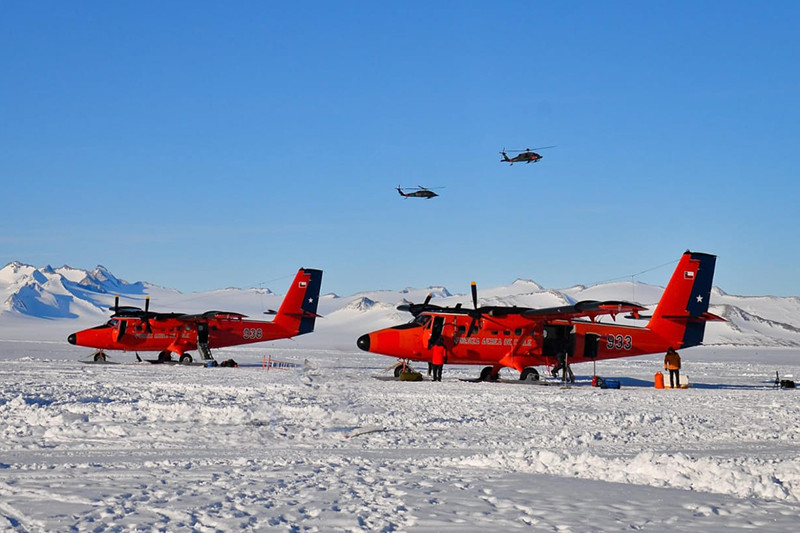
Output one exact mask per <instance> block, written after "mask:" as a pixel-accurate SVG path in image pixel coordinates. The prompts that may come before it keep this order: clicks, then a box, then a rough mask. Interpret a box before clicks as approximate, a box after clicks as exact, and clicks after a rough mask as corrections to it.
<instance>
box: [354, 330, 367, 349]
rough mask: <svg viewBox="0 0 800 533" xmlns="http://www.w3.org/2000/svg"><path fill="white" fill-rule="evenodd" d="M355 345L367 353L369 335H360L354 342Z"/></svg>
mask: <svg viewBox="0 0 800 533" xmlns="http://www.w3.org/2000/svg"><path fill="white" fill-rule="evenodd" d="M356 345H357V346H358V347H359V348H361V349H362V350H364V351H365V352H368V351H369V334H367V335H361V336H360V337H359V338H358V340H357V341H356Z"/></svg>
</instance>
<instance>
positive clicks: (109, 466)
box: [0, 343, 800, 531]
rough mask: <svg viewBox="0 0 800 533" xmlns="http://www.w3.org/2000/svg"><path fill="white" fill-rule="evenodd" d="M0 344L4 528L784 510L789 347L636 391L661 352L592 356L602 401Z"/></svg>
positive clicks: (451, 526) (366, 525)
mask: <svg viewBox="0 0 800 533" xmlns="http://www.w3.org/2000/svg"><path fill="white" fill-rule="evenodd" d="M0 349H1V350H2V355H0V359H2V360H4V364H3V365H2V367H0V419H2V421H3V424H2V426H1V427H0V431H2V433H1V434H0V530H8V531H63V530H74V531H98V530H113V531H134V530H148V531H181V530H186V531H234V530H253V531H255V530H270V531H364V530H367V531H485V530H495V531H501V530H503V531H507V530H526V529H527V530H529V529H531V528H533V529H535V530H551V531H559V530H565V531H588V530H593V531H597V530H600V531H618V530H620V529H636V530H650V531H663V530H665V529H668V530H673V531H681V530H687V531H688V530H693V531H697V530H702V531H727V530H729V529H730V528H732V527H735V528H752V529H763V528H766V527H770V528H771V529H772V530H773V531H792V530H793V528H794V526H795V525H796V520H797V516H798V512H799V511H800V461H798V441H799V440H800V431H798V429H797V428H796V415H797V412H798V409H797V408H798V402H799V401H800V400H799V398H800V397H798V395H797V393H796V391H780V390H774V389H773V388H772V383H771V381H770V380H771V379H772V378H774V372H775V370H776V369H779V370H780V371H781V374H782V375H784V374H792V373H793V374H794V375H800V373H799V372H800V364H798V363H797V362H795V357H794V354H793V353H792V352H791V351H787V350H772V351H764V352H763V353H761V354H760V355H759V359H760V360H759V361H754V360H753V357H752V356H751V355H750V356H749V355H748V354H747V353H745V352H744V351H742V350H735V349H730V350H726V349H721V348H714V349H710V348H702V349H695V350H687V351H686V352H685V353H684V354H683V356H684V364H685V372H686V373H687V374H688V375H689V376H690V381H691V383H692V384H693V387H692V388H690V389H688V390H656V389H654V388H652V375H653V373H654V372H655V371H657V370H659V369H660V366H661V365H660V362H661V361H660V357H656V356H653V357H641V358H634V359H627V360H624V359H623V360H617V361H609V362H604V363H602V364H601V365H598V373H599V374H601V375H603V376H606V377H617V378H618V379H621V381H622V384H623V385H622V388H621V389H620V390H601V389H597V388H592V387H590V386H589V380H590V376H591V366H590V365H585V364H584V365H576V366H575V368H574V370H575V371H576V375H577V376H578V383H577V385H576V386H573V387H570V388H569V389H563V388H561V384H560V383H557V382H556V383H553V384H551V385H550V386H543V385H531V384H521V383H513V382H511V383H494V384H491V383H471V382H466V381H462V379H466V378H474V377H475V376H476V375H477V372H478V371H479V369H478V368H475V367H449V366H448V367H446V368H445V373H444V381H443V382H442V383H433V382H430V381H423V382H419V383H409V382H396V381H392V380H387V379H385V378H386V376H387V373H386V372H384V369H385V367H386V366H388V363H390V362H391V360H389V359H386V358H381V357H378V356H374V355H371V354H364V353H348V352H336V351H327V350H314V349H303V348H296V349H284V350H280V351H278V350H271V352H270V353H271V354H272V355H273V356H274V357H275V358H277V359H282V360H289V361H298V362H300V361H303V360H304V359H307V360H308V364H307V365H306V366H305V368H304V369H298V370H270V371H263V370H261V368H260V360H261V354H260V353H258V352H257V351H256V348H252V349H251V350H250V351H248V350H236V349H231V350H229V351H221V353H219V354H217V357H218V359H225V358H228V357H234V358H235V359H236V360H237V361H238V362H239V363H240V367H239V368H214V369H206V368H202V367H180V366H167V365H148V364H145V365H135V364H130V365H84V364H80V363H77V362H76V361H75V358H74V356H72V355H69V356H64V355H63V352H61V351H59V350H56V349H54V345H50V344H41V345H37V344H35V343H25V344H21V343H19V344H17V343H0ZM262 350H263V348H262ZM120 359H121V360H130V357H127V358H120ZM375 377H379V378H384V379H375ZM504 377H506V378H508V379H509V380H510V379H512V378H513V377H514V376H513V374H512V373H510V372H509V373H507V374H504ZM359 428H372V429H380V431H374V432H371V433H365V434H361V435H358V434H355V433H357V431H358V429H359ZM350 435H353V436H351V437H350V438H347V437H348V436H350Z"/></svg>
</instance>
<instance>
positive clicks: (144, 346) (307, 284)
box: [67, 268, 322, 363]
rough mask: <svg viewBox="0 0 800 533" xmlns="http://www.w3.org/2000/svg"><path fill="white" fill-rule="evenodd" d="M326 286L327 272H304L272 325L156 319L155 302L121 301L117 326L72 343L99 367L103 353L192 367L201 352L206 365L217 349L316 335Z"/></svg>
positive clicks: (237, 317)
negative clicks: (148, 356)
mask: <svg viewBox="0 0 800 533" xmlns="http://www.w3.org/2000/svg"><path fill="white" fill-rule="evenodd" d="M321 284H322V271H321V270H314V269H310V268H301V269H300V270H299V271H298V272H297V275H296V276H295V278H294V281H293V282H292V285H291V286H290V287H289V291H288V292H287V293H286V296H285V297H284V298H283V302H282V303H281V306H280V308H279V309H278V311H277V313H276V314H275V318H274V320H272V321H271V322H267V321H263V320H246V317H245V315H242V314H239V313H229V312H224V311H207V312H205V313H202V314H198V315H190V314H184V313H151V312H150V309H149V307H150V299H149V297H148V299H147V300H145V308H144V310H141V309H139V308H138V307H127V306H126V307H120V306H119V297H117V300H116V303H115V304H114V307H112V308H111V310H112V311H114V314H113V315H112V316H111V320H109V321H108V322H107V323H105V324H103V325H101V326H97V327H95V328H90V329H85V330H83V331H78V332H76V333H73V334H72V335H70V336H69V337H68V338H67V341H68V342H69V343H70V344H76V345H78V346H88V347H90V348H97V349H98V351H97V352H96V353H95V354H94V360H95V361H105V359H106V355H105V352H104V351H103V350H125V351H136V352H147V351H153V352H159V354H158V359H157V360H154V361H151V362H157V363H167V362H170V361H172V354H175V355H177V356H178V360H179V361H180V362H181V363H191V362H192V356H191V355H190V354H189V353H187V352H189V351H190V350H198V351H199V353H200V354H201V356H202V358H203V359H204V360H211V359H213V358H212V356H211V348H223V347H225V346H236V345H239V344H251V343H254V342H263V341H270V340H276V339H286V338H290V337H295V336H297V335H302V334H304V333H310V332H312V331H314V320H315V319H316V317H317V316H318V315H317V303H318V299H319V291H320V286H321ZM137 358H138V354H137Z"/></svg>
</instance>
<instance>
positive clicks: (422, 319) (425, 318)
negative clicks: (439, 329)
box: [411, 315, 431, 327]
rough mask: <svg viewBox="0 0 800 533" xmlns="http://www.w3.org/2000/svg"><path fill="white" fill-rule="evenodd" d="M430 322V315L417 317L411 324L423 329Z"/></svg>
mask: <svg viewBox="0 0 800 533" xmlns="http://www.w3.org/2000/svg"><path fill="white" fill-rule="evenodd" d="M430 321H431V315H417V316H416V317H415V318H414V320H412V321H411V323H412V324H419V325H420V326H423V327H425V326H426V325H428V322H430Z"/></svg>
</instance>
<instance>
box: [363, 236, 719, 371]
mask: <svg viewBox="0 0 800 533" xmlns="http://www.w3.org/2000/svg"><path fill="white" fill-rule="evenodd" d="M715 263H716V256H713V255H709V254H703V253H697V252H690V251H687V252H686V253H684V254H683V256H682V257H681V259H680V261H679V262H678V266H677V268H676V269H675V272H674V273H673V274H672V279H670V281H669V284H668V285H667V287H666V289H665V290H664V293H663V295H662V296H661V300H660V301H659V302H658V305H657V306H656V308H655V311H654V312H653V315H652V316H650V317H643V316H642V315H641V314H640V313H641V312H642V311H645V309H646V308H644V307H642V306H641V305H639V304H636V303H632V302H625V301H604V302H600V301H594V300H588V301H581V302H578V303H576V304H574V305H564V306H560V307H550V308H543V309H532V308H527V307H508V306H487V307H478V296H477V289H476V286H475V283H473V284H472V304H473V309H468V308H464V307H462V306H461V304H458V305H456V306H455V307H440V306H438V305H433V304H429V302H430V296H428V298H427V299H426V300H425V302H424V303H422V304H405V305H401V306H399V307H398V309H400V310H402V311H409V312H410V313H411V314H413V315H414V319H413V320H412V321H411V322H409V323H407V324H402V325H399V326H393V327H390V328H386V329H381V330H378V331H373V332H372V333H368V334H366V335H362V336H361V337H360V338H359V339H358V341H357V345H358V347H359V348H361V349H362V350H364V351H367V352H372V353H377V354H382V355H388V356H392V357H399V358H400V359H404V360H411V361H428V362H430V361H431V356H432V349H431V348H432V347H433V346H434V345H435V344H436V343H438V342H442V343H443V344H444V346H445V348H446V350H447V356H448V361H447V362H448V363H450V364H461V365H488V366H486V367H485V368H484V369H483V370H482V371H481V379H484V380H494V379H497V377H498V372H499V371H500V369H501V368H503V367H509V368H514V369H516V370H517V371H519V372H520V379H522V380H527V379H534V380H536V379H538V378H539V373H538V371H537V370H536V368H534V367H535V366H538V365H547V364H550V363H553V362H555V360H556V355H557V354H558V353H559V352H565V353H567V354H568V356H569V362H570V363H582V362H586V361H594V360H598V359H615V358H620V357H631V356H635V355H645V354H651V353H657V352H665V351H666V350H667V348H669V347H670V346H671V347H673V348H676V349H679V348H689V347H691V346H697V345H699V344H701V343H702V341H703V334H704V332H705V324H706V322H707V321H711V320H724V319H723V318H721V317H718V316H716V315H713V314H711V313H709V312H708V303H709V296H710V293H711V284H712V280H713V277H714V265H715ZM620 313H628V314H630V315H632V316H633V317H634V318H649V321H648V323H647V325H646V326H644V327H635V326H623V325H617V324H601V323H599V322H596V321H595V320H596V318H597V317H599V316H602V315H611V317H612V318H615V317H616V315H618V314H620ZM398 368H399V367H398Z"/></svg>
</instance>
